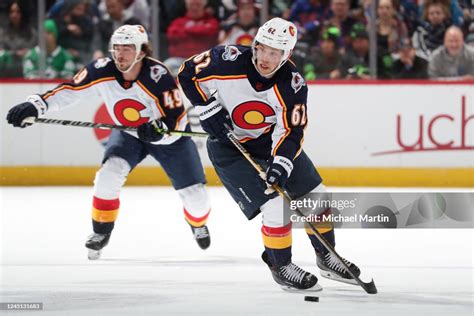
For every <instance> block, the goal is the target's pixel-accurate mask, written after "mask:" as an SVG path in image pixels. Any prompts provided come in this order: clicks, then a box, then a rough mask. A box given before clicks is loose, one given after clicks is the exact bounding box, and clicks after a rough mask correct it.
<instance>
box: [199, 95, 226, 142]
mask: <svg viewBox="0 0 474 316" xmlns="http://www.w3.org/2000/svg"><path fill="white" fill-rule="evenodd" d="M194 108H195V109H196V111H197V113H198V115H199V120H200V121H201V127H202V129H203V130H204V131H205V132H207V133H208V134H209V135H210V136H212V137H214V138H217V139H218V140H219V141H221V142H229V139H228V138H227V133H228V130H227V128H226V127H225V126H226V125H227V126H230V127H232V121H231V119H230V116H229V112H227V110H226V109H224V107H223V106H222V105H221V104H220V103H219V102H217V100H216V98H214V97H211V98H210V99H209V100H208V101H207V102H205V103H196V104H194Z"/></svg>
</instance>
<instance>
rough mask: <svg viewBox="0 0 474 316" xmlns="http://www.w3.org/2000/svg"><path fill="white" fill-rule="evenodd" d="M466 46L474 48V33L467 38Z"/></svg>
mask: <svg viewBox="0 0 474 316" xmlns="http://www.w3.org/2000/svg"><path fill="white" fill-rule="evenodd" d="M466 45H468V46H471V47H474V33H471V34H469V35H468V36H466Z"/></svg>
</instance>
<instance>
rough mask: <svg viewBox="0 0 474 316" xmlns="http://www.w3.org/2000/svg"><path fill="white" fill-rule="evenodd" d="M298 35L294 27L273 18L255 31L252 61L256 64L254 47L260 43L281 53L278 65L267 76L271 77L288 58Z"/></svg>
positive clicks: (288, 22) (282, 20)
mask: <svg viewBox="0 0 474 316" xmlns="http://www.w3.org/2000/svg"><path fill="white" fill-rule="evenodd" d="M297 38H298V33H297V29H296V26H295V25H294V24H293V23H291V22H290V21H287V20H284V19H282V18H273V19H271V20H269V21H267V22H265V24H263V25H262V26H261V27H260V28H259V29H258V31H257V34H256V35H255V38H254V40H253V43H252V53H253V58H252V61H253V63H254V65H255V64H256V56H257V55H256V46H257V45H258V44H259V43H261V44H265V45H267V46H270V47H272V48H275V49H280V50H282V51H283V56H282V58H281V62H280V65H279V66H278V67H277V68H276V69H275V70H274V71H273V72H272V73H271V74H269V75H267V76H271V75H273V74H274V73H275V72H276V71H277V70H278V69H280V67H281V66H283V64H284V63H285V62H286V61H287V60H288V59H289V58H290V56H291V53H292V51H293V48H294V47H295V45H296V41H297Z"/></svg>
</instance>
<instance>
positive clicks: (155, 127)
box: [137, 120, 165, 143]
mask: <svg viewBox="0 0 474 316" xmlns="http://www.w3.org/2000/svg"><path fill="white" fill-rule="evenodd" d="M160 131H162V132H160ZM164 132H165V124H164V123H163V122H162V121H161V120H154V121H151V122H148V123H145V124H142V125H140V126H138V128H137V134H138V138H139V139H140V140H143V141H145V142H150V143H152V142H157V141H159V140H161V139H162V138H163V134H164Z"/></svg>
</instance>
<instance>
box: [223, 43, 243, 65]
mask: <svg viewBox="0 0 474 316" xmlns="http://www.w3.org/2000/svg"><path fill="white" fill-rule="evenodd" d="M241 54H242V52H241V51H240V50H239V49H238V48H237V47H235V46H232V45H226V47H225V51H224V52H223V53H222V59H223V60H227V61H235V60H236V59H237V57H239V55H241Z"/></svg>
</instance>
